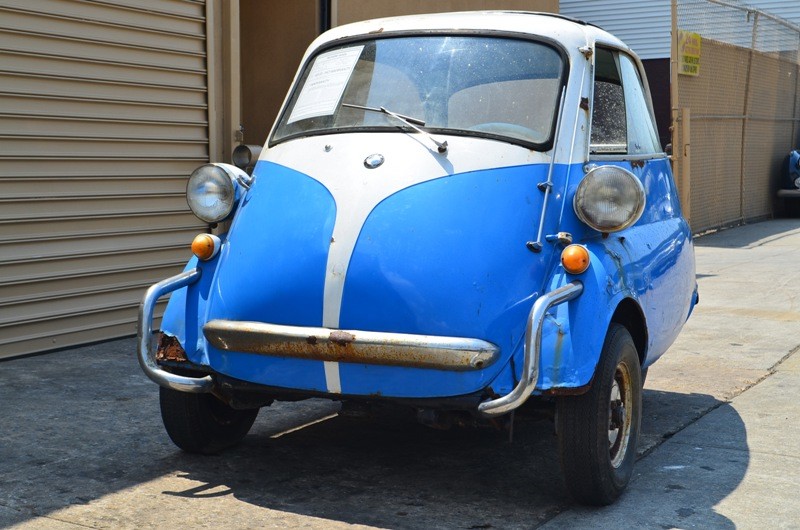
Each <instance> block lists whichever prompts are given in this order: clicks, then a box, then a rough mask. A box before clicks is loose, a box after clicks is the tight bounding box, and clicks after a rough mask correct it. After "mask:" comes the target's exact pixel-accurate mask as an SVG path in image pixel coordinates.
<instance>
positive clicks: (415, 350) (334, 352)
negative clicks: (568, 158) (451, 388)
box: [138, 269, 583, 417]
mask: <svg viewBox="0 0 800 530" xmlns="http://www.w3.org/2000/svg"><path fill="white" fill-rule="evenodd" d="M200 274H201V272H200V269H194V270H190V271H186V272H184V273H181V274H179V275H177V276H173V277H171V278H167V279H166V280H163V281H161V282H159V283H157V284H155V285H153V286H152V287H150V288H149V289H148V290H147V293H145V296H144V299H143V300H142V303H141V304H140V306H139V334H138V339H139V348H138V353H139V355H138V357H139V364H140V365H141V367H142V370H143V371H144V373H145V374H146V375H147V377H149V378H150V379H152V380H153V381H154V382H156V383H158V384H159V385H161V386H163V387H165V388H171V389H173V390H179V391H181V392H192V393H203V392H211V390H212V387H213V380H212V378H211V376H205V377H185V376H181V375H177V374H173V373H170V372H167V371H166V370H163V369H161V368H160V367H159V366H158V364H157V363H156V351H155V347H154V346H155V344H154V341H153V317H154V311H155V305H156V302H157V301H158V299H159V298H161V297H162V296H165V295H167V294H169V293H171V292H173V291H176V290H178V289H180V288H182V287H186V286H188V285H191V284H193V283H195V282H196V281H197V280H199V279H200ZM582 292H583V284H582V283H581V282H579V281H574V282H571V283H568V284H567V285H564V286H563V287H560V288H558V289H556V290H555V291H552V292H550V293H547V294H544V295H542V296H540V297H539V298H538V299H537V300H536V302H535V303H534V304H533V308H532V309H531V312H530V314H529V316H528V324H527V327H526V330H525V353H524V360H523V366H522V378H521V379H520V381H519V383H517V385H516V386H515V387H514V389H513V390H512V391H511V392H509V393H508V394H506V395H505V396H503V397H500V398H497V399H490V400H487V401H484V402H482V403H481V404H480V405H478V413H479V414H481V415H483V416H485V417H496V416H501V415H503V414H507V413H509V412H511V411H513V410H514V409H516V408H517V407H519V406H521V405H522V404H523V403H525V401H527V399H528V398H529V397H530V396H531V393H532V392H533V390H534V389H535V388H536V381H537V380H538V378H539V359H540V356H541V343H542V326H543V324H544V319H545V317H546V315H547V312H548V311H549V310H550V309H551V308H553V307H555V306H557V305H559V304H563V303H565V302H568V301H570V300H573V299H574V298H577V297H578V296H579V295H580V294H581V293H582ZM203 332H204V334H205V336H206V338H207V339H208V341H209V342H210V343H211V344H212V345H214V346H215V347H217V348H219V349H222V350H228V351H239V352H246V353H254V354H262V355H276V356H282V357H294V358H302V359H315V360H320V361H329V362H353V363H363V364H379V365H389V366H405V367H416V368H427V369H440V370H456V371H464V370H482V369H483V368H486V367H487V366H489V365H490V364H492V363H493V362H495V361H496V360H497V358H498V357H499V351H498V348H497V346H495V345H494V344H492V343H490V342H486V341H483V340H479V339H468V338H457V337H436V336H429V335H408V334H399V333H378V332H367V331H355V330H334V329H328V328H309V327H297V326H281V325H276V324H264V323H260V322H233V321H226V320H213V321H211V322H209V323H207V324H206V325H205V326H204V328H203Z"/></svg>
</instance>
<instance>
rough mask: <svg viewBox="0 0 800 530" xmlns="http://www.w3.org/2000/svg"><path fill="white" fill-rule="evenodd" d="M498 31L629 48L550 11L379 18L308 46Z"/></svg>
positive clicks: (574, 45)
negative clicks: (382, 36)
mask: <svg viewBox="0 0 800 530" xmlns="http://www.w3.org/2000/svg"><path fill="white" fill-rule="evenodd" d="M475 30H478V31H480V30H486V31H497V32H510V33H521V34H529V35H537V36H541V37H545V38H549V39H553V40H555V41H557V42H560V43H561V44H562V45H563V46H564V47H565V48H567V50H568V51H569V52H570V54H572V53H573V52H574V53H578V52H577V49H578V48H580V47H582V46H585V45H586V44H594V42H595V41H597V42H602V43H604V44H607V45H611V46H615V47H619V48H623V49H628V47H627V46H626V45H625V44H624V43H623V42H622V41H620V40H619V39H617V38H616V37H614V36H613V35H611V34H610V33H608V32H606V31H604V30H602V29H600V28H598V27H595V26H592V25H589V24H586V23H583V22H580V21H576V20H573V19H569V18H567V17H563V16H560V15H556V14H553V13H532V12H527V11H466V12H463V11H462V12H457V13H434V14H427V15H409V16H403V17H391V18H379V19H374V20H365V21H363V22H354V23H352V24H346V25H344V26H339V27H337V28H334V29H331V30H329V31H327V32H325V33H323V34H322V35H320V36H319V37H317V39H315V40H314V42H313V43H312V44H311V47H310V49H315V48H317V47H319V46H321V45H323V44H327V43H329V42H333V41H336V40H339V39H344V38H348V37H355V36H360V35H368V34H376V33H388V32H392V33H394V32H404V31H475Z"/></svg>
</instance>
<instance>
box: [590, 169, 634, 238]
mask: <svg viewBox="0 0 800 530" xmlns="http://www.w3.org/2000/svg"><path fill="white" fill-rule="evenodd" d="M644 203H645V195H644V186H642V183H641V182H640V181H639V179H638V178H636V175H634V174H633V173H631V172H630V171H628V170H626V169H623V168H621V167H617V166H601V167H596V168H594V169H592V170H591V171H589V172H588V173H587V174H586V176H585V177H584V178H583V180H582V181H581V183H580V184H579V185H578V190H577V191H576V192H575V203H574V208H575V213H576V214H577V215H578V218H579V219H580V220H581V221H583V222H584V223H586V224H587V225H589V226H591V227H592V228H594V229H595V230H597V231H598V232H618V231H619V230H623V229H625V228H627V227H629V226H631V225H632V224H634V223H635V222H636V221H638V220H639V218H640V217H641V216H642V212H643V211H644Z"/></svg>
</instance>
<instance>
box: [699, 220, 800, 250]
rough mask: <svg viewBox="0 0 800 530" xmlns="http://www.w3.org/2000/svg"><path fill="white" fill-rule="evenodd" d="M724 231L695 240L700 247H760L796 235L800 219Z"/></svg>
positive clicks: (799, 226)
mask: <svg viewBox="0 0 800 530" xmlns="http://www.w3.org/2000/svg"><path fill="white" fill-rule="evenodd" d="M729 230H730V229H722V230H719V231H716V232H712V233H710V234H706V235H702V236H700V237H697V238H695V240H694V244H695V246H698V247H716V248H748V247H756V246H760V245H762V244H764V243H766V242H768V241H775V240H777V239H781V238H784V237H789V236H791V235H793V234H796V233H797V232H798V231H799V230H800V219H775V220H772V221H770V222H768V223H758V222H757V223H753V224H750V225H745V226H740V227H736V230H735V231H733V232H730V231H729Z"/></svg>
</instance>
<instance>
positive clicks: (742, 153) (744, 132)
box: [739, 11, 761, 220]
mask: <svg viewBox="0 0 800 530" xmlns="http://www.w3.org/2000/svg"><path fill="white" fill-rule="evenodd" d="M760 15H761V12H760V11H756V12H755V14H754V16H753V36H752V38H751V41H750V55H749V57H748V59H747V74H746V77H745V81H744V109H742V114H743V115H744V119H743V120H742V144H741V149H740V150H739V152H740V159H739V160H740V163H739V219H740V220H744V217H745V215H744V176H745V164H746V163H747V158H746V156H745V149H746V146H747V124H748V121H749V117H748V115H747V114H748V113H749V112H750V85H751V83H752V77H753V56H754V55H755V53H756V44H757V43H758V19H759V16H760Z"/></svg>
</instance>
